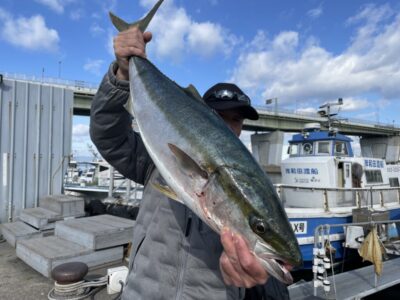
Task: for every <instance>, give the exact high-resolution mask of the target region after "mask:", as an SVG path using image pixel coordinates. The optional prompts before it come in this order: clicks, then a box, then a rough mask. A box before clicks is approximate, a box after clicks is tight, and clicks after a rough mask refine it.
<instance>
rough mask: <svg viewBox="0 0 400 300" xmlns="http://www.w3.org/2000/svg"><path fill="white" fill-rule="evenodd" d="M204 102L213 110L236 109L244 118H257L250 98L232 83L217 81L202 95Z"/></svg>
mask: <svg viewBox="0 0 400 300" xmlns="http://www.w3.org/2000/svg"><path fill="white" fill-rule="evenodd" d="M203 99H204V101H205V103H206V104H207V105H208V106H210V107H211V108H213V109H215V110H217V111H218V110H230V109H238V111H239V112H240V113H241V115H242V116H243V117H244V118H245V119H250V120H258V113H257V111H256V110H255V109H254V108H253V107H252V106H251V101H250V98H249V97H248V96H247V95H246V94H245V93H243V91H242V90H241V89H240V88H239V87H238V86H237V85H235V84H233V83H217V84H216V85H213V86H212V87H210V88H209V89H208V90H207V91H206V92H205V93H204V95H203Z"/></svg>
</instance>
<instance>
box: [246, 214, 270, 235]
mask: <svg viewBox="0 0 400 300" xmlns="http://www.w3.org/2000/svg"><path fill="white" fill-rule="evenodd" d="M250 227H251V229H252V230H253V231H254V232H255V233H257V234H264V233H266V232H267V227H268V225H267V223H265V221H264V220H263V219H260V218H257V217H254V216H253V217H251V218H250Z"/></svg>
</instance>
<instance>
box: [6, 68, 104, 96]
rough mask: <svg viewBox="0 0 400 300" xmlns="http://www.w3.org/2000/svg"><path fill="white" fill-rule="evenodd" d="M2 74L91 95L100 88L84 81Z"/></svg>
mask: <svg viewBox="0 0 400 300" xmlns="http://www.w3.org/2000/svg"><path fill="white" fill-rule="evenodd" d="M0 74H1V75H3V78H4V79H13V80H23V81H28V82H33V83H41V84H49V85H50V84H51V85H56V86H61V87H66V88H70V89H73V90H75V91H86V92H91V93H95V92H96V91H97V88H98V86H99V84H96V83H90V82H87V81H83V80H66V79H61V78H52V77H36V76H28V75H24V74H17V73H7V72H1V71H0Z"/></svg>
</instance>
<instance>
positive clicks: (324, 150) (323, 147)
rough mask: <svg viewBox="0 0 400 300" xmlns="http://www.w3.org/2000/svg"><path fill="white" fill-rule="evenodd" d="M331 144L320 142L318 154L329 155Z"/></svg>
mask: <svg viewBox="0 0 400 300" xmlns="http://www.w3.org/2000/svg"><path fill="white" fill-rule="evenodd" d="M329 144H330V143H329V142H318V150H317V153H318V154H329V152H330V151H329Z"/></svg>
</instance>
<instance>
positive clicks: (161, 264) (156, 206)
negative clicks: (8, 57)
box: [90, 65, 244, 300]
mask: <svg viewBox="0 0 400 300" xmlns="http://www.w3.org/2000/svg"><path fill="white" fill-rule="evenodd" d="M128 97H129V84H128V82H122V81H118V80H117V79H116V77H115V75H114V65H111V67H110V69H109V71H108V73H107V74H106V75H105V77H104V79H103V81H102V83H101V85H100V87H99V90H98V92H97V94H96V95H95V97H94V99H93V102H92V108H91V118H90V119H91V121H90V135H91V138H92V141H93V142H94V144H95V145H96V146H97V149H98V150H99V152H100V153H101V155H102V156H103V157H104V158H105V159H106V160H107V161H108V162H109V163H110V164H111V165H113V166H114V167H115V168H116V169H117V170H118V171H119V172H120V173H121V174H123V175H124V176H126V177H127V178H130V179H132V180H134V181H135V182H137V183H140V184H143V185H144V192H143V198H142V201H141V206H140V209H139V214H138V216H137V219H136V225H135V228H134V235H133V242H132V251H131V257H130V266H129V269H130V271H129V275H128V280H127V284H126V286H125V288H124V291H123V295H122V299H135V300H136V299H146V300H150V299H168V300H170V299H242V298H243V297H244V289H239V288H236V287H228V286H226V285H225V284H224V283H223V280H222V277H221V273H220V270H219V258H220V256H221V253H222V250H223V249H222V245H221V242H220V237H219V235H218V234H216V233H215V232H213V231H212V230H211V229H210V228H209V227H208V226H207V225H206V224H204V223H203V222H202V221H201V220H200V219H199V218H198V217H197V216H196V215H195V214H194V213H193V212H192V211H191V210H189V209H188V208H187V207H185V206H184V205H182V204H180V203H178V202H176V201H174V200H171V199H168V198H167V197H166V196H164V195H162V194H160V193H159V192H158V191H157V190H155V189H153V188H152V186H151V184H150V182H151V181H152V179H153V178H155V177H157V176H160V174H159V172H158V171H157V169H156V168H155V167H154V164H153V162H152V160H151V158H150V156H149V155H148V153H147V151H146V148H145V147H144V144H143V141H142V139H141V138H140V135H138V134H137V133H135V132H134V131H133V130H132V129H131V121H132V118H131V116H130V115H129V114H128V113H127V112H126V111H125V109H124V107H123V104H125V103H126V101H127V100H128ZM148 183H149V184H148Z"/></svg>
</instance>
